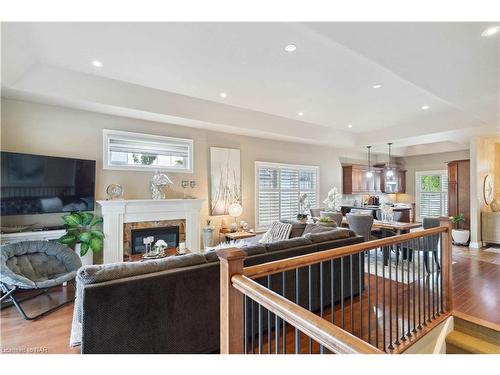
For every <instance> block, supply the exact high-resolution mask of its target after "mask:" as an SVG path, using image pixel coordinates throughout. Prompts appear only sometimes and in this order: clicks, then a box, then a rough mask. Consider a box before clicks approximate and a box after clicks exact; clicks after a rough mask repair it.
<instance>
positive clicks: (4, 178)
mask: <svg viewBox="0 0 500 375" xmlns="http://www.w3.org/2000/svg"><path fill="white" fill-rule="evenodd" d="M0 158H1V167H2V171H1V196H0V201H1V213H2V216H6V215H32V214H47V213H55V212H71V211H93V210H94V198H95V197H94V191H95V160H83V159H69V158H59V157H53V156H42V155H30V154H18V153H14V152H3V151H2V152H0Z"/></svg>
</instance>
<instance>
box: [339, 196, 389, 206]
mask: <svg viewBox="0 0 500 375" xmlns="http://www.w3.org/2000/svg"><path fill="white" fill-rule="evenodd" d="M374 195H375V196H378V197H379V202H380V204H381V205H382V204H385V203H396V196H395V195H392V196H391V195H389V194H374ZM369 196H370V195H369V194H344V195H343V196H342V204H344V205H346V206H361V205H362V204H363V201H368V198H369Z"/></svg>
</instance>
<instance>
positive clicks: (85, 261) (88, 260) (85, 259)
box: [75, 243, 94, 266]
mask: <svg viewBox="0 0 500 375" xmlns="http://www.w3.org/2000/svg"><path fill="white" fill-rule="evenodd" d="M80 246H81V244H79V243H77V244H76V245H75V252H76V253H77V254H78V256H79V257H80V260H81V261H82V266H91V265H92V264H94V253H93V251H92V250H90V249H89V250H88V251H87V254H85V255H84V256H81V255H80Z"/></svg>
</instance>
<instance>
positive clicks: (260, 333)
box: [258, 303, 263, 354]
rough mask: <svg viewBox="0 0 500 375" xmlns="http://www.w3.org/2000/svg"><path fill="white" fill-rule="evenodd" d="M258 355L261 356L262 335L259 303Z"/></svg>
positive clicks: (260, 306)
mask: <svg viewBox="0 0 500 375" xmlns="http://www.w3.org/2000/svg"><path fill="white" fill-rule="evenodd" d="M258 311H259V354H262V335H263V332H262V331H263V329H262V325H263V322H262V305H261V304H260V303H259V310H258Z"/></svg>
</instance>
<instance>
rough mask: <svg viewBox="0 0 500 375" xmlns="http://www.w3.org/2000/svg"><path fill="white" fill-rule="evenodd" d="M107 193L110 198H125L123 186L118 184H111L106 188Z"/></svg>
mask: <svg viewBox="0 0 500 375" xmlns="http://www.w3.org/2000/svg"><path fill="white" fill-rule="evenodd" d="M106 194H107V195H108V198H109V199H110V200H113V199H122V198H123V187H122V186H121V185H118V184H109V185H108V187H107V188H106Z"/></svg>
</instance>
